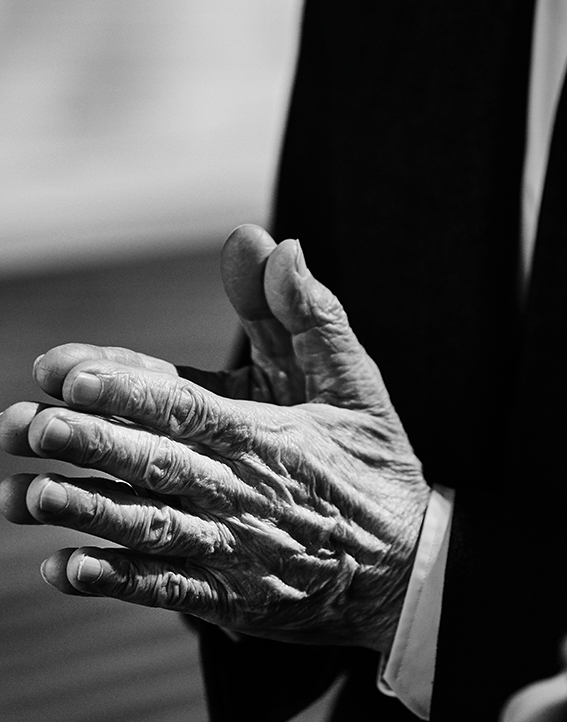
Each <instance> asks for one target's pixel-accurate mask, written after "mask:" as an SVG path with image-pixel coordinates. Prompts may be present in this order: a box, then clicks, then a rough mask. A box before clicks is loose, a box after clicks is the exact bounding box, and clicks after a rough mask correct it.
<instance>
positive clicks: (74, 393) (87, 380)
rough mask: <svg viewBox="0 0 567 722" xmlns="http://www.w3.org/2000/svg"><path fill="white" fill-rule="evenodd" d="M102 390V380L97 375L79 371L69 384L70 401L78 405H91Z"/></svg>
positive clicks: (97, 398)
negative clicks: (71, 383) (70, 384)
mask: <svg viewBox="0 0 567 722" xmlns="http://www.w3.org/2000/svg"><path fill="white" fill-rule="evenodd" d="M101 391H102V382H101V380H100V379H99V377H98V376H94V375H93V374H86V373H80V374H78V376H77V378H76V379H75V380H74V381H73V385H72V386H71V401H72V402H73V403H74V404H79V405H80V406H92V405H93V404H95V403H96V402H97V401H98V400H99V398H100V394H101Z"/></svg>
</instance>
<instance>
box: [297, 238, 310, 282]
mask: <svg viewBox="0 0 567 722" xmlns="http://www.w3.org/2000/svg"><path fill="white" fill-rule="evenodd" d="M295 243H296V249H297V250H296V254H295V268H296V270H297V272H298V273H299V275H300V276H301V277H302V278H307V277H308V276H309V269H308V268H307V264H306V263H305V256H304V255H303V249H302V248H301V243H300V242H299V241H298V240H296V241H295Z"/></svg>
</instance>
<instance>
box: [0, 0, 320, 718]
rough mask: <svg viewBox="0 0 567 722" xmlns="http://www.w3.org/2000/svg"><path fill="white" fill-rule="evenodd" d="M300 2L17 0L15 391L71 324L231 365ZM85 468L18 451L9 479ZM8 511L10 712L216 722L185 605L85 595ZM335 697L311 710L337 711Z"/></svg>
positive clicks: (1, 83)
mask: <svg viewBox="0 0 567 722" xmlns="http://www.w3.org/2000/svg"><path fill="white" fill-rule="evenodd" d="M300 10H301V8H300V2H299V0H272V1H271V2H265V0H238V2H234V0H120V1H119V2H116V0H81V2H77V0H0V339H1V344H0V406H1V408H4V407H6V406H7V405H9V404H11V403H14V402H15V401H17V400H20V399H22V398H27V399H38V398H41V396H40V395H39V394H38V392H37V391H36V389H35V388H34V385H33V383H32V382H31V378H30V370H31V365H32V363H33V360H34V359H35V357H36V356H37V355H38V354H40V353H42V352H44V351H45V350H47V349H48V348H50V347H51V346H54V345H56V344H59V343H64V342H67V341H70V340H74V341H85V342H92V343H96V344H104V345H106V344H110V345H122V346H127V347H132V348H135V349H136V350H140V351H144V352H145V353H149V354H153V355H158V356H161V357H165V358H168V359H170V360H172V361H174V362H179V363H188V364H191V365H196V366H202V367H206V368H220V367H222V366H224V365H225V363H226V360H227V357H228V354H229V351H230V347H231V344H232V342H233V339H234V337H235V334H236V330H237V323H236V320H235V317H234V314H233V313H232V311H231V309H230V307H229V305H228V303H227V302H226V300H225V299H224V295H223V292H222V288H221V284H220V278H219V273H218V254H219V250H220V247H221V245H222V242H223V240H224V239H225V238H226V236H227V234H228V233H229V232H230V230H231V229H232V228H233V227H234V226H236V225H238V224H240V223H243V222H255V223H260V224H267V223H269V218H270V205H271V197H272V191H273V183H274V174H275V170H276V166H277V158H278V151H279V145H280V141H281V134H282V129H283V124H284V119H285V111H286V105H287V101H288V95H289V88H290V83H291V79H292V75H293V68H294V61H295V53H296V45H297V36H298V30H299V22H300ZM48 469H50V470H56V471H60V472H63V473H71V474H72V473H74V472H73V470H71V469H68V468H66V467H65V466H64V465H57V464H53V463H47V464H46V463H45V462H39V461H37V462H36V461H33V460H29V459H24V460H19V459H14V458H9V457H7V456H6V455H2V456H1V457H0V474H1V476H2V477H4V476H6V475H8V474H10V473H13V472H15V471H43V470H48ZM83 543H93V540H92V539H91V538H89V537H86V536H81V535H79V534H77V533H73V532H69V531H65V530H59V529H54V528H44V527H16V526H13V525H11V524H9V523H8V522H6V521H5V520H3V519H1V520H0V719H2V720H3V721H5V722H36V721H38V722H39V720H42V722H45V721H51V720H54V721H55V720H57V722H83V721H84V722H87V720H88V722H98V721H102V720H110V721H115V720H120V721H121V722H127V721H128V720H136V721H137V722H153V721H157V720H160V721H161V720H167V721H168V722H177V720H192V721H193V722H203V721H204V720H205V719H206V712H205V707H204V701H203V694H202V682H201V678H200V674H199V669H198V661H197V656H196V643H195V640H194V639H193V638H192V637H191V636H190V634H189V633H188V632H187V631H186V629H185V628H184V626H183V625H182V624H181V622H180V619H179V617H178V616H177V615H176V614H173V613H168V612H164V611H159V610H149V609H143V608H138V607H133V606H128V605H125V604H120V603H117V602H113V601H111V600H99V599H77V598H73V597H65V596H63V595H61V594H59V593H57V592H56V591H54V590H53V589H51V588H50V587H48V586H47V585H46V584H44V582H43V581H42V580H41V578H40V575H39V565H40V563H41V561H42V560H43V559H44V558H46V557H47V556H49V555H50V554H51V553H52V552H53V551H55V550H56V549H58V548H60V547H64V546H78V545H81V544H83ZM321 709H322V707H321V706H319V707H316V708H314V709H313V710H312V711H311V712H310V713H308V714H307V716H305V717H303V716H302V718H301V719H319V717H320V710H321Z"/></svg>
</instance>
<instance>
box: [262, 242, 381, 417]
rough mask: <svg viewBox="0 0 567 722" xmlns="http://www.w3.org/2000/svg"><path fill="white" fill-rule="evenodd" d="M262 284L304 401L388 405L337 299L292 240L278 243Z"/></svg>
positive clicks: (345, 405)
mask: <svg viewBox="0 0 567 722" xmlns="http://www.w3.org/2000/svg"><path fill="white" fill-rule="evenodd" d="M264 283H265V291H266V298H267V300H268V304H269V305H270V308H271V310H272V312H273V314H274V316H275V317H276V318H277V319H278V320H279V321H280V322H281V323H282V325H283V326H284V327H285V328H286V329H287V330H288V331H289V333H290V334H291V335H292V339H293V347H294V350H295V354H296V358H297V363H298V366H299V367H300V369H301V370H302V372H303V374H304V376H305V384H306V394H307V399H308V400H310V401H314V400H316V401H323V402H325V403H330V404H333V405H336V406H341V407H343V408H363V409H368V408H373V407H376V406H383V405H385V404H386V405H388V404H389V398H388V394H387V391H386V388H385V386H384V383H383V381H382V378H381V376H380V372H379V371H378V368H377V366H376V364H375V363H374V362H373V361H372V359H370V357H369V356H368V354H367V353H366V351H365V350H364V348H363V347H362V345H361V344H360V343H359V341H358V339H357V337H356V335H355V333H354V331H353V330H352V328H351V326H350V323H349V321H348V318H347V315H346V313H345V310H344V308H343V307H342V305H341V303H340V302H339V300H338V299H337V297H336V296H335V295H334V294H333V293H332V292H331V291H330V290H329V289H328V288H327V287H326V286H324V285H323V284H322V283H320V282H319V281H317V280H316V279H315V278H314V277H313V276H312V275H311V273H310V272H309V270H308V268H307V266H306V264H305V259H304V257H303V252H302V250H301V246H300V245H299V243H298V242H297V241H293V240H287V241H283V242H282V243H280V245H279V246H278V247H277V248H276V249H275V250H274V252H273V253H272V254H271V255H270V257H269V259H268V261H267V263H266V274H265V279H264Z"/></svg>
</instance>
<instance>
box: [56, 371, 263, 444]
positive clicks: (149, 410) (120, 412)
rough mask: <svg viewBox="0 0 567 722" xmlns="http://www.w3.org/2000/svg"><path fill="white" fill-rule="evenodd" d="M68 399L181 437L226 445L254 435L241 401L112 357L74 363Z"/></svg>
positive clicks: (73, 405)
mask: <svg viewBox="0 0 567 722" xmlns="http://www.w3.org/2000/svg"><path fill="white" fill-rule="evenodd" d="M63 399H64V400H65V401H66V403H67V404H68V405H69V407H71V408H73V409H77V410H81V411H88V412H89V414H93V413H94V414H101V415H104V416H114V417H120V418H122V419H127V420H128V421H132V422H134V423H136V424H137V425H139V426H142V427H145V428H149V429H152V430H154V431H157V432H159V433H161V434H166V435H167V436H169V437H171V438H173V439H175V440H179V441H186V440H189V439H191V440H194V441H202V442H204V443H210V442H217V443H219V444H220V445H221V446H223V447H224V446H226V445H229V446H233V445H234V444H235V443H236V441H237V438H236V437H238V436H239V435H240V436H242V435H243V434H244V435H246V436H247V435H248V434H247V429H248V427H249V424H248V423H247V421H246V417H245V414H243V413H242V410H241V407H240V406H239V402H238V401H233V400H231V399H227V398H224V397H221V396H217V394H214V393H213V392H211V391H208V390H206V389H204V388H202V387H201V386H198V385H197V384H195V383H193V382H191V381H187V380H185V379H181V378H179V377H172V376H169V375H166V374H163V373H159V372H156V371H153V370H150V369H142V368H133V367H131V366H123V365H119V364H116V363H112V362H110V361H97V362H95V361H90V362H85V363H82V364H79V365H78V366H75V367H74V368H73V369H71V371H70V372H69V374H68V375H67V377H66V378H65V381H64V383H63ZM240 403H241V402H240ZM247 403H253V402H247Z"/></svg>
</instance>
